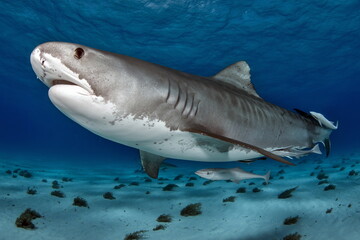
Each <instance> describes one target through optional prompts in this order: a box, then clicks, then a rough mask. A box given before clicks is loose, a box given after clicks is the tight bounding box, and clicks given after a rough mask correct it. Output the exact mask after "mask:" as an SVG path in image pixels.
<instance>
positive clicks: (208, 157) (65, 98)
mask: <svg viewBox="0 0 360 240" xmlns="http://www.w3.org/2000/svg"><path fill="white" fill-rule="evenodd" d="M49 96H50V99H51V101H52V102H53V103H54V105H55V106H56V107H57V108H59V110H60V111H62V112H63V113H64V114H65V115H67V116H68V117H69V118H71V119H72V120H74V121H75V122H77V123H78V124H80V125H81V126H83V127H85V128H86V129H88V130H90V131H91V132H93V133H95V134H97V135H99V136H101V137H104V138H106V139H109V140H111V141H114V142H117V143H120V144H124V145H127V146H130V147H134V148H138V149H140V150H143V151H147V152H150V153H153V154H156V155H159V156H163V157H167V158H176V159H183V160H192V161H205V162H223V161H237V160H242V159H251V158H256V157H259V156H261V155H260V154H259V153H257V152H254V151H250V150H248V149H243V148H241V147H239V146H234V145H231V144H227V143H224V142H221V141H219V140H216V139H212V138H209V137H205V136H203V135H199V134H194V133H189V132H182V131H179V130H177V131H170V129H169V128H168V127H166V124H165V122H162V121H159V120H149V119H148V118H146V117H143V118H134V117H133V116H130V115H128V116H126V117H124V116H119V115H118V113H117V107H116V106H115V105H114V104H113V103H111V102H105V100H104V99H103V98H102V97H97V96H94V95H91V94H89V93H87V91H85V90H84V89H82V88H80V87H78V86H74V85H56V86H53V87H51V89H50V91H49Z"/></svg>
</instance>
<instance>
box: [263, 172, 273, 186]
mask: <svg viewBox="0 0 360 240" xmlns="http://www.w3.org/2000/svg"><path fill="white" fill-rule="evenodd" d="M270 173H271V171H268V172H267V173H266V174H265V175H264V180H265V182H266V184H268V183H269V179H270Z"/></svg>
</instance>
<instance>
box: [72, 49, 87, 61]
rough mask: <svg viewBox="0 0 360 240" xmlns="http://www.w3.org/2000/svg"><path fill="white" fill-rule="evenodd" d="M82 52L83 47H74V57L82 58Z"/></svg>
mask: <svg viewBox="0 0 360 240" xmlns="http://www.w3.org/2000/svg"><path fill="white" fill-rule="evenodd" d="M84 53H85V51H84V49H82V48H77V49H75V53H74V57H75V58H76V59H80V58H82V56H84Z"/></svg>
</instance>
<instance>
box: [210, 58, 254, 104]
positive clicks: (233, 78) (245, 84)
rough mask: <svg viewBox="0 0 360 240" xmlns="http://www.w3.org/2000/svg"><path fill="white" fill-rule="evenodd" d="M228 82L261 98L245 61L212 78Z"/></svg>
mask: <svg viewBox="0 0 360 240" xmlns="http://www.w3.org/2000/svg"><path fill="white" fill-rule="evenodd" d="M212 78H213V79H216V80H219V81H222V82H226V83H228V84H231V85H233V86H235V87H237V88H239V89H242V90H245V91H246V92H247V93H249V94H251V95H253V96H255V97H258V98H260V96H259V95H258V94H257V92H256V91H255V88H254V86H253V84H252V83H251V80H250V67H249V65H248V64H247V63H246V62H245V61H240V62H237V63H234V64H232V65H230V66H228V67H227V68H225V69H223V70H221V71H220V72H219V73H217V74H216V75H214V76H213V77H212Z"/></svg>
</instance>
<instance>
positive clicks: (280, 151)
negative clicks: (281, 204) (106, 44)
mask: <svg viewBox="0 0 360 240" xmlns="http://www.w3.org/2000/svg"><path fill="white" fill-rule="evenodd" d="M30 61H31V65H32V68H33V70H34V72H35V73H36V75H37V77H38V78H39V79H40V80H41V81H42V82H43V83H44V84H45V85H47V86H48V87H49V88H50V89H49V98H50V100H51V101H52V103H53V104H54V105H55V106H56V107H57V108H58V109H59V110H60V111H61V112H63V113H64V114H65V115H66V116H68V117H69V118H70V119H72V120H74V121H75V122H77V123H78V124H80V125H81V126H83V127H85V128H86V129H88V130H90V131H91V132H93V133H95V134H97V135H99V136H102V137H104V138H106V139H109V140H111V141H115V142H118V143H121V144H124V145H127V146H130V147H134V148H137V149H139V150H140V157H141V161H142V165H143V167H144V169H145V171H146V172H147V173H148V175H149V176H151V177H154V178H157V176H158V171H159V166H160V164H161V162H162V161H163V160H164V159H165V158H176V159H183V160H192V161H205V162H228V161H238V160H245V159H254V158H258V157H261V156H266V157H268V158H271V159H274V160H276V161H279V162H282V163H286V164H291V165H292V163H291V162H289V161H287V160H285V159H284V158H282V157H301V156H303V155H306V154H308V153H312V152H314V153H319V149H318V146H317V144H318V143H323V144H324V145H325V148H326V152H327V154H329V152H330V141H329V136H330V133H331V131H332V130H335V129H337V126H335V125H334V124H333V123H332V122H330V121H329V120H327V119H326V118H325V117H324V116H323V115H322V114H319V113H316V112H310V113H309V114H308V113H305V112H302V111H300V110H297V112H296V113H295V112H291V111H288V110H286V109H283V108H281V107H279V106H276V105H273V104H271V103H269V102H266V101H264V100H263V99H262V98H261V97H260V96H259V95H258V94H257V93H256V91H255V89H254V87H253V85H252V83H251V81H250V68H249V66H248V65H247V63H246V62H244V61H241V62H237V63H235V64H233V65H231V66H229V67H227V68H225V69H224V70H222V71H221V72H219V73H218V74H216V75H215V76H212V77H201V76H196V75H191V74H187V73H184V72H180V71H177V70H174V69H170V68H167V67H164V66H161V65H157V64H153V63H149V62H146V61H143V60H140V59H136V58H132V57H129V56H125V55H120V54H115V53H111V52H105V51H101V50H97V49H93V48H90V47H86V46H82V45H79V44H74V43H64V42H48V43H44V44H41V45H39V46H37V47H36V48H35V49H34V50H33V52H32V53H31V56H30Z"/></svg>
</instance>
